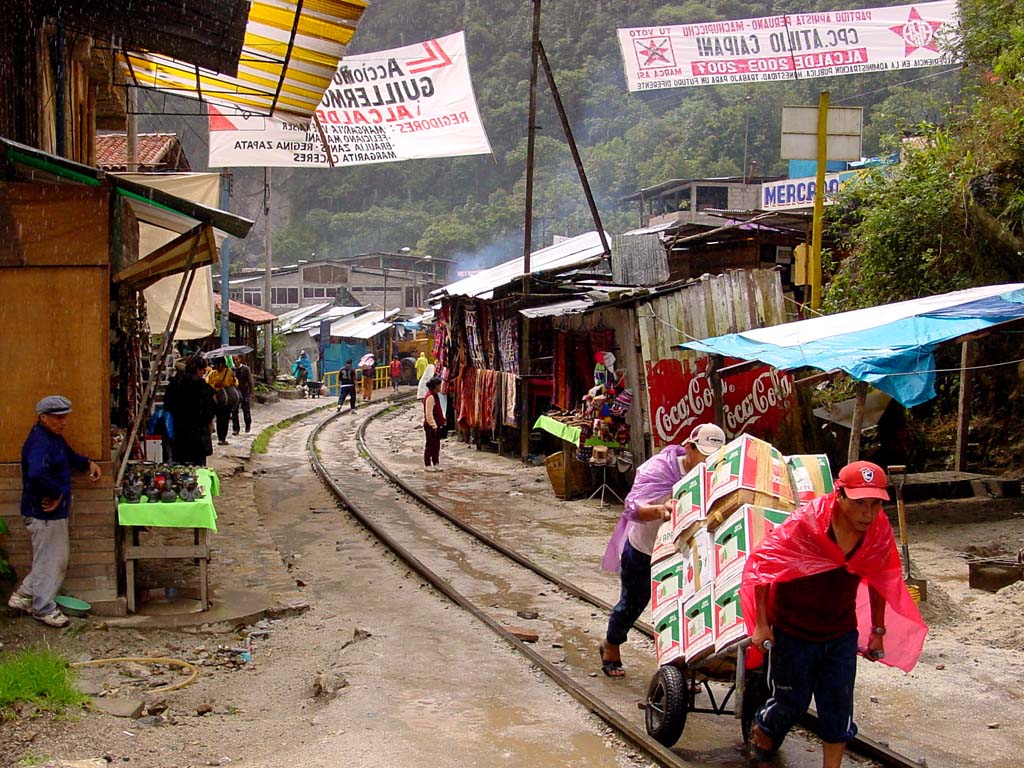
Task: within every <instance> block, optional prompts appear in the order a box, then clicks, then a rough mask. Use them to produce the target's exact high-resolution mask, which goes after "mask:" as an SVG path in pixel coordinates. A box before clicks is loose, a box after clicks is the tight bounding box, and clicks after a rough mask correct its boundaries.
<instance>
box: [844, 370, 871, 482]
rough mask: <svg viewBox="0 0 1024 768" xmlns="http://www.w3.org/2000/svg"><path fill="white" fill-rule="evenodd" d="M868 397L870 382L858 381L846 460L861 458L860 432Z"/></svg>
mask: <svg viewBox="0 0 1024 768" xmlns="http://www.w3.org/2000/svg"><path fill="white" fill-rule="evenodd" d="M867 399H868V383H867V382H866V381H858V382H857V398H856V399H855V400H854V401H853V418H852V420H851V421H850V447H849V450H848V451H847V456H846V461H847V463H849V462H851V461H857V460H858V459H859V458H860V433H861V429H862V427H863V426H864V403H865V402H867Z"/></svg>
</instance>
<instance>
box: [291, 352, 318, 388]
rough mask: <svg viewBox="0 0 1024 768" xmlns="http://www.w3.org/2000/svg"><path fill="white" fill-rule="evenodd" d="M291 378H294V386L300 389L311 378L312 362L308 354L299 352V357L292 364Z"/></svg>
mask: <svg viewBox="0 0 1024 768" xmlns="http://www.w3.org/2000/svg"><path fill="white" fill-rule="evenodd" d="M292 376H294V377H295V386H297V387H301V386H303V385H304V384H305V383H306V382H307V381H309V380H310V379H311V378H313V361H312V360H310V359H309V353H308V352H306V350H304V349H303V350H301V351H300V352H299V356H298V357H297V358H296V359H295V362H294V363H292Z"/></svg>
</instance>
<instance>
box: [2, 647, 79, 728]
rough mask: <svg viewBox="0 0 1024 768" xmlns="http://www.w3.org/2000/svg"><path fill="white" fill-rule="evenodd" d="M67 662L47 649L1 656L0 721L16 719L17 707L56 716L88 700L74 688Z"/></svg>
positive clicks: (28, 650)
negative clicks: (33, 708) (51, 713)
mask: <svg viewBox="0 0 1024 768" xmlns="http://www.w3.org/2000/svg"><path fill="white" fill-rule="evenodd" d="M74 679H75V673H74V672H73V671H72V670H71V669H69V668H68V663H67V661H66V660H65V659H64V658H62V657H61V656H60V655H58V654H57V653H55V652H53V651H51V650H50V649H48V648H26V649H25V650H21V651H17V652H16V653H11V654H7V655H5V656H0V720H11V719H13V718H14V717H16V716H17V712H16V711H15V705H16V704H30V705H32V706H33V707H35V708H36V709H38V710H42V711H46V712H53V713H56V714H59V713H61V712H63V711H64V710H65V709H67V708H69V707H80V706H82V705H84V704H85V702H86V701H87V697H86V696H85V695H84V694H82V693H81V692H80V691H79V690H78V689H77V688H75V686H74Z"/></svg>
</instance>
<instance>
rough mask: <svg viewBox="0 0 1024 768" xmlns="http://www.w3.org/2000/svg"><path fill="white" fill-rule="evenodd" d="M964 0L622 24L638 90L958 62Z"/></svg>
mask: <svg viewBox="0 0 1024 768" xmlns="http://www.w3.org/2000/svg"><path fill="white" fill-rule="evenodd" d="M958 26H959V22H958V16H957V2H956V0H939V2H932V3H914V4H912V5H896V6H890V7H886V8H864V9H862V10H850V11H823V12H820V13H792V14H785V15H781V16H763V17H760V18H756V19H738V20H734V21H708V22H702V23H700V24H680V25H675V26H665V27H638V28H630V29H620V30H618V35H619V46H620V47H621V48H622V58H623V63H624V65H625V69H626V84H627V86H628V88H629V90H630V91H646V90H651V89H655V88H683V87H687V86H694V85H718V84H723V83H764V82H773V81H776V80H798V79H806V78H811V77H834V76H836V75H853V74H858V73H861V72H888V71H893V70H898V69H913V68H915V67H934V66H940V65H946V64H953V63H954V60H953V58H952V57H951V56H950V54H949V53H948V52H946V51H945V50H944V49H943V42H944V41H945V38H946V37H948V36H950V35H953V34H955V33H956V30H957V28H958Z"/></svg>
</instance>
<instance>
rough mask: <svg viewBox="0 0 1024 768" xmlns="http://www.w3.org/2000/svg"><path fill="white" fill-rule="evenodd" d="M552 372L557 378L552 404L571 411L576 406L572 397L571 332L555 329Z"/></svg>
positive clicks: (555, 378)
mask: <svg viewBox="0 0 1024 768" xmlns="http://www.w3.org/2000/svg"><path fill="white" fill-rule="evenodd" d="M552 358H553V360H552V364H551V373H552V376H553V377H554V380H555V394H554V397H552V398H551V401H552V404H553V405H554V406H555V407H556V408H561V409H562V410H563V411H571V410H572V409H573V407H574V405H573V401H572V397H571V384H570V380H571V376H570V371H571V370H572V369H571V367H570V365H569V334H567V333H566V332H565V331H555V338H554V343H553V344H552Z"/></svg>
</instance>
